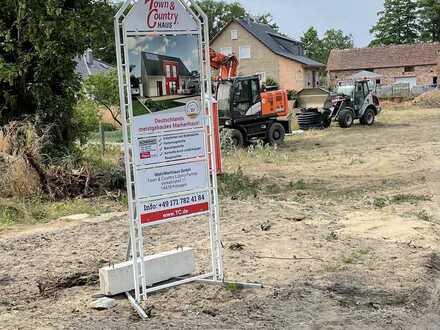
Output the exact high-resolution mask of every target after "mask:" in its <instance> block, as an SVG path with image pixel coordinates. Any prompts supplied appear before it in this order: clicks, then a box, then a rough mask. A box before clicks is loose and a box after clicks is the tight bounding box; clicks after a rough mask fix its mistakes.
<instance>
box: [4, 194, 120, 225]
mask: <svg viewBox="0 0 440 330" xmlns="http://www.w3.org/2000/svg"><path fill="white" fill-rule="evenodd" d="M104 204H105V203H103V200H97V199H80V198H77V199H71V200H64V201H60V202H51V201H47V200H43V199H33V200H16V199H1V200H0V230H3V229H6V228H9V227H11V226H14V225H23V224H36V223H45V222H49V221H51V220H56V219H59V218H61V217H64V216H68V215H73V214H80V213H86V214H90V215H91V216H97V215H100V214H102V213H106V212H110V211H111V208H110V207H109V206H106V205H104Z"/></svg>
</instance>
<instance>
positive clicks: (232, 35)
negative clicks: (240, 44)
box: [231, 30, 238, 40]
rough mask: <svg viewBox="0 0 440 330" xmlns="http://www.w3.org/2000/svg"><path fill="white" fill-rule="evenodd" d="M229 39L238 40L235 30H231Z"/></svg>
mask: <svg viewBox="0 0 440 330" xmlns="http://www.w3.org/2000/svg"><path fill="white" fill-rule="evenodd" d="M231 40H238V31H237V30H232V31H231Z"/></svg>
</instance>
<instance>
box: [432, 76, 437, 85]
mask: <svg viewBox="0 0 440 330" xmlns="http://www.w3.org/2000/svg"><path fill="white" fill-rule="evenodd" d="M432 85H433V86H434V87H437V86H438V78H437V77H433V78H432Z"/></svg>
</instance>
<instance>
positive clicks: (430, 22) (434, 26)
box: [419, 0, 440, 42]
mask: <svg viewBox="0 0 440 330" xmlns="http://www.w3.org/2000/svg"><path fill="white" fill-rule="evenodd" d="M419 8H420V25H421V27H420V28H421V38H422V40H423V41H428V42H434V41H440V1H438V0H419Z"/></svg>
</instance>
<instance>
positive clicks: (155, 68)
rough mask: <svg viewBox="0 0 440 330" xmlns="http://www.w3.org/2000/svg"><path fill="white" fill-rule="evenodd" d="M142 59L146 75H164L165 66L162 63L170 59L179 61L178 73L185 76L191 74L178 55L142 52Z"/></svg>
mask: <svg viewBox="0 0 440 330" xmlns="http://www.w3.org/2000/svg"><path fill="white" fill-rule="evenodd" d="M142 61H143V63H144V65H145V69H146V71H147V75H149V76H165V68H164V65H163V61H171V62H177V63H179V75H180V76H185V77H189V76H191V73H190V72H189V70H188V69H187V67H186V66H185V64H183V62H182V59H180V58H178V57H172V56H165V55H160V54H155V53H148V52H143V53H142Z"/></svg>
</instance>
